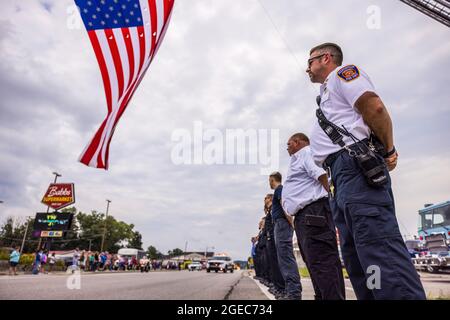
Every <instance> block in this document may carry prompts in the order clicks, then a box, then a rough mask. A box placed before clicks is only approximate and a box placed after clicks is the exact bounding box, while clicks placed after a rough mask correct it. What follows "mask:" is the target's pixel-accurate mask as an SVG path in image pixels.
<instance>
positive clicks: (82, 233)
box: [0, 207, 184, 259]
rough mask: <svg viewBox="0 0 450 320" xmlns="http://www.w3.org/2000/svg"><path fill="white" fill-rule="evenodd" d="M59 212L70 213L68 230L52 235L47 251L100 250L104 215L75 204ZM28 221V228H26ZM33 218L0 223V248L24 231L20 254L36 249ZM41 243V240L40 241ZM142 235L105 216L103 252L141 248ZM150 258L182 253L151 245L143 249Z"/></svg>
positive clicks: (17, 243)
mask: <svg viewBox="0 0 450 320" xmlns="http://www.w3.org/2000/svg"><path fill="white" fill-rule="evenodd" d="M60 212H62V213H72V214H74V217H73V220H72V225H71V227H70V229H69V230H68V231H67V232H65V235H64V237H63V238H55V239H53V240H52V243H51V250H58V251H59V250H60V251H66V250H67V251H68V250H73V249H75V248H80V249H81V250H91V251H100V247H101V241H102V235H103V231H104V226H105V214H104V213H102V212H97V211H95V210H92V211H91V212H90V213H85V212H81V211H77V209H76V208H75V207H69V208H64V209H62V210H61V211H60ZM27 224H28V228H27ZM33 226H34V218H32V217H28V218H27V219H25V220H19V219H14V217H7V218H6V219H5V221H3V223H2V225H1V226H0V247H13V246H19V247H20V246H21V245H22V239H23V236H24V233H25V230H27V234H26V236H25V240H26V241H25V243H24V249H23V252H24V253H32V252H35V251H36V250H37V249H38V245H39V238H37V237H33ZM41 244H43V242H42V243H41ZM142 245H143V244H142V235H141V233H140V232H139V231H137V230H135V226H134V224H132V223H130V224H129V223H126V222H124V221H119V220H117V219H115V218H114V216H112V215H108V217H107V218H106V235H105V243H104V246H103V249H104V251H108V252H111V253H116V252H117V251H118V250H119V249H120V248H125V247H126V248H135V249H140V250H143V249H142ZM146 253H147V254H148V256H149V258H150V259H163V258H170V257H174V256H180V255H182V254H183V253H184V252H183V250H181V249H179V248H175V249H172V250H169V251H168V252H167V254H163V253H161V252H160V251H159V250H158V249H157V248H156V247H155V246H152V245H151V246H149V247H148V248H147V250H146Z"/></svg>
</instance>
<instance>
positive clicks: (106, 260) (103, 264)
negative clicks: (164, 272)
mask: <svg viewBox="0 0 450 320" xmlns="http://www.w3.org/2000/svg"><path fill="white" fill-rule="evenodd" d="M168 266H169V264H167V266H166V267H168ZM162 267H163V265H162V261H160V260H150V259H148V258H147V257H146V256H144V257H142V258H140V259H138V258H137V257H136V256H131V257H128V256H123V255H117V254H112V253H109V252H107V251H105V252H97V251H95V252H93V251H81V252H80V250H79V249H78V248H77V249H75V251H74V253H73V257H72V265H71V268H72V269H73V270H76V269H80V270H82V271H86V272H97V271H137V270H139V271H141V272H144V271H145V272H148V271H150V270H161V269H162ZM170 267H172V266H171V265H170Z"/></svg>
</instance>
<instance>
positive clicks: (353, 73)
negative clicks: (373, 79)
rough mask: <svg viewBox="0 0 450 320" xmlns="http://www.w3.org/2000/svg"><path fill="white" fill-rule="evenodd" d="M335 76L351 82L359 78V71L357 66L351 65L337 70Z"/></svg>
mask: <svg viewBox="0 0 450 320" xmlns="http://www.w3.org/2000/svg"><path fill="white" fill-rule="evenodd" d="M337 75H338V76H339V78H341V79H342V80H345V81H352V80H355V79H356V78H358V77H359V70H358V67H357V66H355V65H353V64H351V65H348V66H345V67H343V68H341V69H339V71H338V72H337Z"/></svg>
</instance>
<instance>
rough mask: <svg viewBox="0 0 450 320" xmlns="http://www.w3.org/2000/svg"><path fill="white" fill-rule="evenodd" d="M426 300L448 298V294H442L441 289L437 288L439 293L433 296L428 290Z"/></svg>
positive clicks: (449, 296) (449, 297) (449, 298)
mask: <svg viewBox="0 0 450 320" xmlns="http://www.w3.org/2000/svg"><path fill="white" fill-rule="evenodd" d="M427 300H450V295H448V294H444V292H443V291H442V290H439V295H437V296H434V295H432V294H431V293H430V292H429V293H428V294H427Z"/></svg>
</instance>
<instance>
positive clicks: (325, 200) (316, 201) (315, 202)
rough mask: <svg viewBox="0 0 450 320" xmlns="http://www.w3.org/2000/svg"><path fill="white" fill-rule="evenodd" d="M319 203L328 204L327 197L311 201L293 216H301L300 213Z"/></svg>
mask: <svg viewBox="0 0 450 320" xmlns="http://www.w3.org/2000/svg"><path fill="white" fill-rule="evenodd" d="M321 202H328V197H323V198H320V199H317V200H315V201H313V202H311V203H309V204H307V205H306V206H304V207H303V208H301V209H300V210H298V211H297V213H296V214H295V216H298V215H301V214H302V212H303V210H305V209H306V208H308V207H310V206H313V205H315V204H317V203H321Z"/></svg>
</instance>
